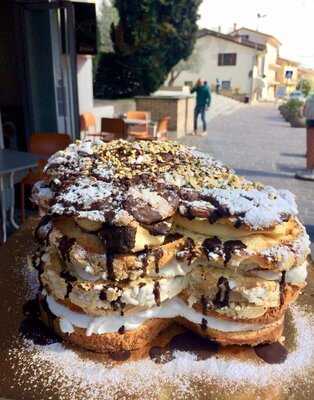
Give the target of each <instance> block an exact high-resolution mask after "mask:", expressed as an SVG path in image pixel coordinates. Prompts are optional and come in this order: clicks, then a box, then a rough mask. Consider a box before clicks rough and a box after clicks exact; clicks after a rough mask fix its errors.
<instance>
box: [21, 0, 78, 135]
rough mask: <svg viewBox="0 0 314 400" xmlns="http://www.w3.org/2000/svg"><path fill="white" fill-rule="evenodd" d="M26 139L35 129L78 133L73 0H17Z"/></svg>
mask: <svg viewBox="0 0 314 400" xmlns="http://www.w3.org/2000/svg"><path fill="white" fill-rule="evenodd" d="M17 17H18V19H17V27H18V30H19V37H20V38H24V40H23V42H22V44H21V46H20V47H21V56H22V62H21V65H22V70H21V73H22V76H23V84H24V96H23V97H24V109H25V131H26V140H27V139H28V138H29V136H30V135H31V134H32V133H33V132H59V133H67V134H68V135H70V136H71V138H72V139H76V138H78V137H79V111H78V99H77V69H76V50H75V35H74V9H73V5H72V4H71V2H69V1H62V2H61V1H59V2H58V1H56V2H38V1H31V2H29V1H21V2H18V3H17Z"/></svg>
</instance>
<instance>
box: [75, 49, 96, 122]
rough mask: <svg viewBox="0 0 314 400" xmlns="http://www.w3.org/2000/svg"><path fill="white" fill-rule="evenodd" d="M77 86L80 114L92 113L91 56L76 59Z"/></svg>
mask: <svg viewBox="0 0 314 400" xmlns="http://www.w3.org/2000/svg"><path fill="white" fill-rule="evenodd" d="M77 86H78V98H79V110H80V114H82V113H83V112H88V111H92V109H93V107H94V97H93V65H92V57H91V56H78V57H77Z"/></svg>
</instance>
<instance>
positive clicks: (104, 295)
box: [99, 290, 107, 301]
mask: <svg viewBox="0 0 314 400" xmlns="http://www.w3.org/2000/svg"><path fill="white" fill-rule="evenodd" d="M99 299H100V300H101V301H107V292H106V291H105V290H101V291H100V292H99Z"/></svg>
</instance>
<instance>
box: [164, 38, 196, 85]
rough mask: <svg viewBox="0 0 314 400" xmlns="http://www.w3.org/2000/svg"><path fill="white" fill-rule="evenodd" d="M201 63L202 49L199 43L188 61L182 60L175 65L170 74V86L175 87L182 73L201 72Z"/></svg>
mask: <svg viewBox="0 0 314 400" xmlns="http://www.w3.org/2000/svg"><path fill="white" fill-rule="evenodd" d="M200 63H201V53H200V48H199V46H198V45H197V43H196V44H195V46H194V50H193V52H192V54H191V55H190V57H189V58H188V59H187V60H181V61H179V62H178V64H177V65H175V66H174V67H173V68H172V70H171V71H170V74H169V80H168V86H174V83H175V81H176V80H177V79H178V78H179V76H180V75H181V73H182V72H184V71H189V72H196V73H197V72H199V70H200Z"/></svg>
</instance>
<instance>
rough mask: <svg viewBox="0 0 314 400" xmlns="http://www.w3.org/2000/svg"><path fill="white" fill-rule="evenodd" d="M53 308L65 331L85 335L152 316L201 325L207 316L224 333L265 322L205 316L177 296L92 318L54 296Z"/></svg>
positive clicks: (135, 324)
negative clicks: (132, 311) (135, 310)
mask: <svg viewBox="0 0 314 400" xmlns="http://www.w3.org/2000/svg"><path fill="white" fill-rule="evenodd" d="M46 300H47V304H48V307H49V309H50V311H51V312H52V313H53V314H54V315H56V316H57V317H58V318H60V321H59V324H60V329H61V331H62V332H63V333H68V334H71V333H73V332H74V329H75V328H83V329H86V335H87V336H90V335H92V334H98V335H101V334H103V333H112V332H117V331H118V330H119V328H121V326H124V328H125V330H126V331H131V330H134V329H137V328H138V327H140V326H141V325H142V324H143V323H145V321H147V320H149V319H152V318H177V317H182V318H185V319H187V320H188V321H190V322H193V323H194V324H200V325H201V323H202V321H203V320H204V319H205V320H206V321H207V327H208V328H210V329H216V330H218V331H222V332H247V331H254V330H258V329H262V328H263V327H264V326H265V325H263V324H248V323H241V322H234V321H225V320H221V319H218V318H215V317H208V316H204V315H203V314H201V313H199V312H197V311H195V310H194V309H193V308H191V307H189V306H188V305H187V304H186V303H185V302H184V301H183V300H181V299H180V298H178V297H175V298H173V299H171V300H168V301H165V302H164V303H162V304H161V306H160V307H153V308H150V309H148V310H145V311H140V312H138V313H135V314H132V315H127V316H120V315H112V316H102V317H92V316H89V315H87V314H81V313H78V312H75V311H72V310H70V309H69V308H67V307H65V306H64V305H62V304H60V303H58V302H57V301H56V300H55V299H54V298H53V297H52V296H50V295H48V296H47V297H46Z"/></svg>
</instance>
